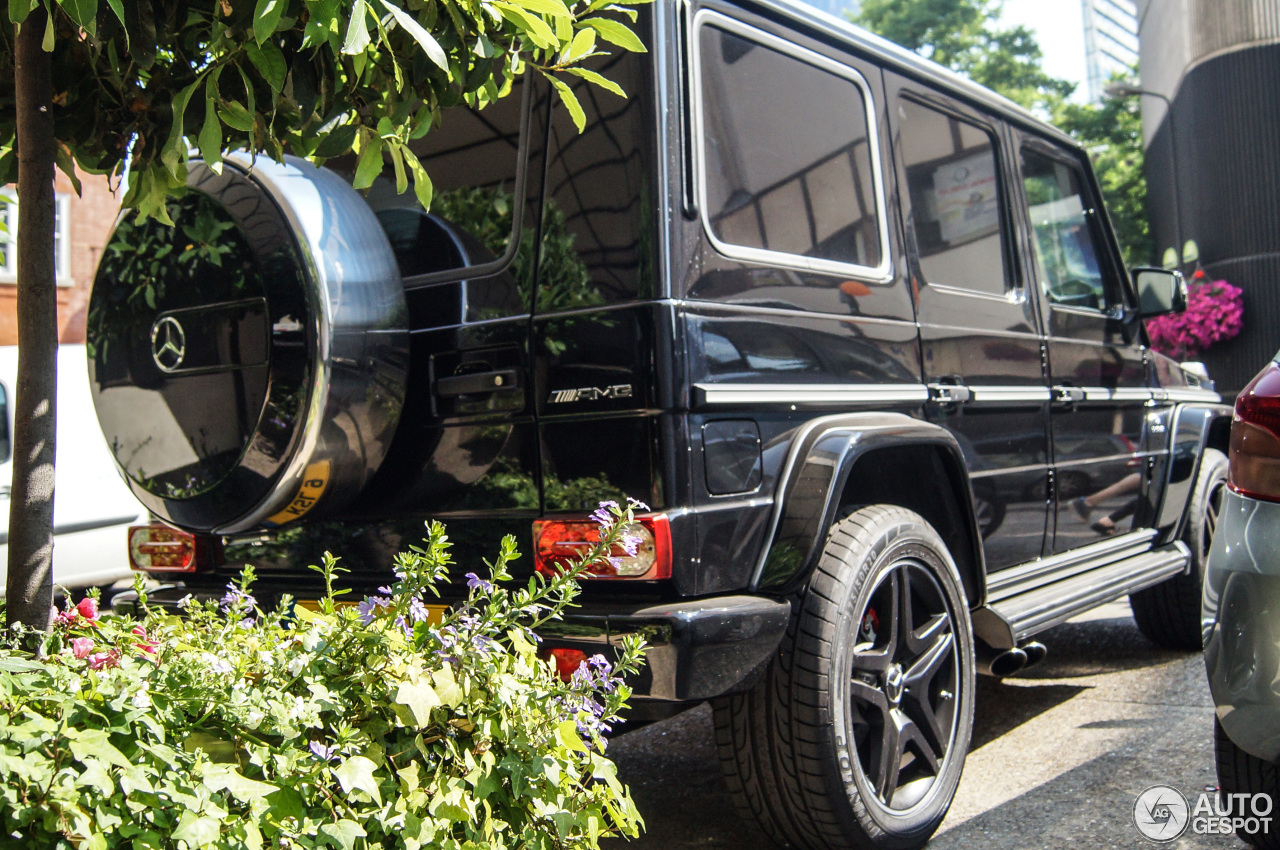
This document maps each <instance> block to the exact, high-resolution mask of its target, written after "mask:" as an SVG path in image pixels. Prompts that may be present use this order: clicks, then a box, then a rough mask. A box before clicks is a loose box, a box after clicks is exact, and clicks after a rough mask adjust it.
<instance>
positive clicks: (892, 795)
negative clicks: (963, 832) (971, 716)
mask: <svg viewBox="0 0 1280 850" xmlns="http://www.w3.org/2000/svg"><path fill="white" fill-rule="evenodd" d="M858 622H859V626H858V633H857V636H856V639H855V640H856V642H855V644H854V646H853V653H852V656H853V657H852V665H851V666H852V672H851V676H850V679H849V700H848V711H849V724H850V727H851V728H852V729H853V730H854V731H855V734H854V749H855V751H856V752H857V754H858V766H859V768H860V770H861V772H862V774H863V776H865V777H866V779H867V781H868V782H869V784H870V785H871V787H872V788H874V789H875V796H876V799H877V800H878V801H879V803H880V804H881V805H883V806H884V807H885V808H886V809H888V810H889V811H895V810H899V811H900V810H905V809H910V808H911V807H912V806H914V805H916V804H917V803H918V802H920V800H921V799H922V798H923V797H924V796H925V794H926V793H927V792H928V790H929V787H930V786H931V785H932V784H933V782H934V781H935V780H936V779H937V777H938V775H939V773H940V772H941V768H942V766H943V764H944V762H945V760H946V758H947V755H948V753H950V751H951V749H952V743H953V740H952V739H953V737H954V733H955V719H956V698H955V695H956V689H957V687H958V682H959V678H960V663H959V658H958V656H957V653H956V635H955V621H954V617H953V615H952V612H951V610H950V607H949V605H948V602H947V597H946V594H945V593H944V592H943V590H942V588H941V586H939V584H938V580H937V579H936V578H935V577H934V576H933V574H932V572H931V571H930V569H929V567H928V566H926V565H925V564H923V563H921V562H920V561H918V560H916V559H904V560H902V561H900V562H898V563H895V564H892V565H891V566H889V568H888V569H886V570H885V571H884V572H882V573H881V577H880V581H879V583H878V584H877V585H876V586H875V587H874V588H873V589H872V591H871V593H870V595H869V598H868V600H867V604H866V606H865V607H864V608H863V609H862V612H861V615H860V616H859V618H858Z"/></svg>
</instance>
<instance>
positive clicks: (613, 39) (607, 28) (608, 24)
mask: <svg viewBox="0 0 1280 850" xmlns="http://www.w3.org/2000/svg"><path fill="white" fill-rule="evenodd" d="M578 25H579V26H583V27H591V28H592V29H593V30H595V31H596V32H597V33H599V35H600V37H601V38H603V39H604V40H605V41H607V42H609V43H610V44H616V45H617V46H618V47H621V48H622V49H623V50H630V51H631V52H632V53H647V52H648V50H647V48H645V46H644V42H643V41H641V40H640V38H639V37H638V36H637V35H636V34H635V33H633V32H632V31H631V30H629V29H627V27H626V26H625V25H624V24H622V23H621V22H619V21H615V20H613V19H612V18H583V19H582V20H581V21H578Z"/></svg>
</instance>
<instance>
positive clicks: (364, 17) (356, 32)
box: [342, 0, 369, 56]
mask: <svg viewBox="0 0 1280 850" xmlns="http://www.w3.org/2000/svg"><path fill="white" fill-rule="evenodd" d="M368 47H369V4H368V3H367V2H366V0H355V3H354V4H352V7H351V20H350V21H349V22H348V24H347V34H346V38H345V39H344V40H343V42H342V52H343V53H345V54H347V55H348V56H351V55H355V54H358V53H363V52H364V51H365V50H366V49H367V48H368Z"/></svg>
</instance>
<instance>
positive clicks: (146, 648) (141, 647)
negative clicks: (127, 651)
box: [133, 626, 156, 655]
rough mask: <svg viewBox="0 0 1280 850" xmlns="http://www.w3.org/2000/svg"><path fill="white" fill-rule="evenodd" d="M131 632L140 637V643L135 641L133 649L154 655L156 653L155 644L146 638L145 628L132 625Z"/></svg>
mask: <svg viewBox="0 0 1280 850" xmlns="http://www.w3.org/2000/svg"><path fill="white" fill-rule="evenodd" d="M133 634H135V635H137V636H138V637H140V638H142V641H141V642H140V643H135V644H134V645H133V648H134V649H136V650H138V651H139V652H145V653H146V654H147V655H155V654H156V645H155V643H153V642H152V641H149V640H147V630H146V629H144V628H143V627H142V626H134V627H133Z"/></svg>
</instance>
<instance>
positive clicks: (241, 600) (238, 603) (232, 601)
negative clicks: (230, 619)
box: [219, 584, 258, 611]
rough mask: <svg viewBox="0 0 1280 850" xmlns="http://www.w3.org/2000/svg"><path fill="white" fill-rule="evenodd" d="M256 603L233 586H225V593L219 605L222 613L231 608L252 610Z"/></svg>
mask: <svg viewBox="0 0 1280 850" xmlns="http://www.w3.org/2000/svg"><path fill="white" fill-rule="evenodd" d="M257 604H258V602H257V600H256V599H254V598H253V597H252V596H250V595H249V594H247V593H245V592H244V591H243V590H241V589H240V588H238V587H236V586H235V585H234V584H228V585H227V592H226V594H224V595H223V597H222V601H221V602H220V603H219V605H220V606H221V607H222V610H223V611H230V610H231V609H232V608H252V607H253V606H254V605H257Z"/></svg>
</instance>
